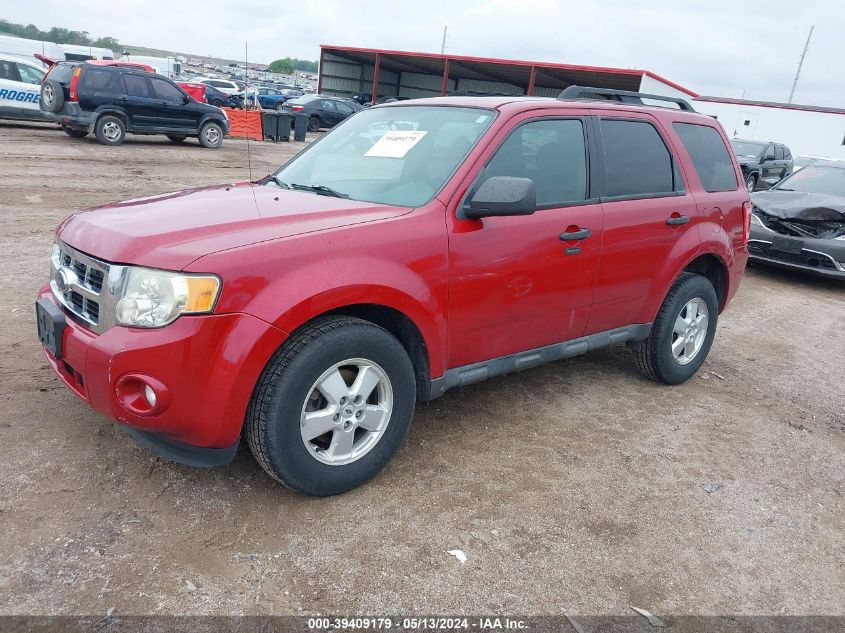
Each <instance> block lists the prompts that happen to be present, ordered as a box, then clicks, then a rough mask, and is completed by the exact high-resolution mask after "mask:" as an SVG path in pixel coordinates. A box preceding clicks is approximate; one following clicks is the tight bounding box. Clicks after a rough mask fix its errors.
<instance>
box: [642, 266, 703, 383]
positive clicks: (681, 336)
mask: <svg viewBox="0 0 845 633" xmlns="http://www.w3.org/2000/svg"><path fill="white" fill-rule="evenodd" d="M718 318H719V302H718V300H717V298H716V291H715V289H714V288H713V284H711V283H710V280H709V279H707V278H706V277H702V276H701V275H696V274H693V273H682V274H681V276H680V277H678V280H677V281H676V282H675V284H674V285H673V286H672V289H671V290H670V291H669V294H668V295H666V299H665V300H664V301H663V305H662V306H661V307H660V312H658V314H657V318H656V319H655V321H654V324H653V325H652V328H651V333H650V334H649V336H648V338H647V339H646V340H645V341H643V342H642V343H640V344H639V345H638V346H637V347H635V348H634V358H635V359H636V362H637V368H638V369H639V370H640V372H641V373H642V374H643V375H644V376H646V377H647V378H651V379H652V380H656V381H659V382H664V383H666V384H669V385H677V384H679V383H682V382H684V381H686V380H688V379H689V378H691V377H692V376H693V375H694V374H695V372H697V371H698V370H699V368H700V367H701V365H702V364H703V363H704V360H705V359H706V358H707V354H708V352H709V351H710V346H711V345H712V344H713V337H714V336H715V335H716V322H717V320H718Z"/></svg>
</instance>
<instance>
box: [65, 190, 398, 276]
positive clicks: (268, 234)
mask: <svg viewBox="0 0 845 633" xmlns="http://www.w3.org/2000/svg"><path fill="white" fill-rule="evenodd" d="M407 212H408V209H406V208H403V207H392V206H388V205H382V204H374V203H370V202H359V201H355V200H346V199H343V198H332V197H329V196H320V195H315V194H313V193H308V192H300V191H288V190H283V189H278V188H276V187H273V186H265V185H256V186H253V185H251V183H239V184H233V185H218V186H213V187H201V188H197V189H188V190H185V191H178V192H175V193H168V194H163V195H158V196H152V197H149V198H139V199H136V200H128V201H126V202H117V203H114V204H107V205H103V206H100V207H95V208H93V209H88V210H85V211H80V212H78V213H75V214H74V215H72V216H70V217H69V218H68V219H67V220H65V221H64V222H63V223H62V224H61V225H60V226H59V228H58V230H57V234H58V236H59V239H61V240H62V241H63V242H65V243H66V244H68V245H70V246H72V247H73V248H76V249H78V250H80V251H82V252H84V253H88V254H89V255H92V256H94V257H97V258H99V259H103V260H105V261H109V262H113V263H122V264H136V265H140V266H149V267H152V268H165V269H169V270H181V269H183V268H185V267H186V266H187V265H188V264H190V263H191V262H192V261H194V260H195V259H197V258H199V257H202V256H203V255H209V254H211V253H215V252H218V251H222V250H227V249H230V248H236V247H238V246H245V245H247V244H254V243H256V242H263V241H266V240H273V239H278V238H284V237H291V236H293V235H298V234H301V233H310V232H312V231H321V230H325V229H331V228H336V227H340V226H348V225H350V224H357V223H360V222H371V221H374V220H383V219H387V218H391V217H395V216H398V215H402V214H404V213H407Z"/></svg>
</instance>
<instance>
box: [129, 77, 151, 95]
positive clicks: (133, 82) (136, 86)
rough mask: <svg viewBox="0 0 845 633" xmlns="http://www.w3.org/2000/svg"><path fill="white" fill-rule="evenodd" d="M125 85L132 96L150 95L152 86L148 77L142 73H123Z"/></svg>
mask: <svg viewBox="0 0 845 633" xmlns="http://www.w3.org/2000/svg"><path fill="white" fill-rule="evenodd" d="M123 85H124V86H125V88H126V94H128V95H129V96H130V97H149V96H151V95H150V88H149V86H148V85H147V78H146V77H144V76H142V75H123Z"/></svg>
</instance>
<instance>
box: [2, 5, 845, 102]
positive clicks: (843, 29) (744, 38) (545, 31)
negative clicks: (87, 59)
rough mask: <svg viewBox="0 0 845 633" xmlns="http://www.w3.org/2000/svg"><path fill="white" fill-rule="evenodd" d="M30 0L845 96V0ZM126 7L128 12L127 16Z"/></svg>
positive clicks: (300, 52)
mask: <svg viewBox="0 0 845 633" xmlns="http://www.w3.org/2000/svg"><path fill="white" fill-rule="evenodd" d="M72 4H74V5H76V6H74V7H72V8H71V7H69V5H68V2H67V0H61V1H59V0H30V1H28V2H18V3H14V5H13V4H12V3H6V6H5V7H4V8H3V10H2V11H0V17H2V18H5V19H7V20H9V21H12V22H18V23H23V24H29V23H32V24H35V25H36V26H37V27H39V28H40V29H42V30H48V29H49V28H50V27H51V26H60V27H65V28H70V29H74V30H84V31H88V32H89V33H90V34H91V35H92V36H93V37H101V36H107V35H108V36H113V37H115V38H117V39H118V40H119V41H120V42H122V43H125V44H132V45H136V46H147V47H151V48H162V49H166V50H177V51H179V52H185V53H192V54H196V55H209V56H215V57H218V56H219V57H224V58H232V59H243V56H244V43H245V42H246V43H248V44H249V58H250V60H249V61H251V62H264V63H269V62H270V61H272V60H273V59H277V58H279V57H299V58H305V59H317V58H318V57H319V46H320V44H333V45H342V46H360V47H368V48H390V49H398V50H409V51H421V52H434V53H439V52H440V47H441V41H442V37H443V27H444V25H448V27H449V28H448V36H447V40H446V52H447V53H452V54H455V55H475V56H480V57H501V58H506V59H507V58H511V59H525V60H533V61H551V62H560V63H566V64H584V65H591V66H613V67H618V68H639V69H647V70H650V71H652V72H655V73H657V74H659V75H662V76H664V77H666V78H667V79H670V80H672V81H674V82H676V83H679V84H681V85H682V86H685V87H687V88H689V89H691V90H693V91H695V92H698V93H701V94H706V95H713V96H721V97H732V98H741V97H744V98H746V99H759V100H765V101H786V100H787V98H788V96H789V91H790V88H791V86H792V81H793V78H794V76H795V71H796V70H797V67H798V61H799V59H800V57H801V50H802V49H803V47H804V42H805V40H806V38H807V33H808V32H809V30H810V26H815V31H814V32H813V37H812V41H811V42H810V47H809V50H808V52H807V56H806V59H805V61H804V68H803V70H802V73H801V77H800V79H799V82H798V87H797V90H796V92H795V98H794V99H793V101H794V102H795V103H802V104H809V105H824V106H833V107H845V79H843V78H845V50H844V49H843V39H845V0H800V1H796V0H790V1H786V0H768V1H765V2H762V1H759V0H745V1H742V2H741V1H740V0H734V1H728V0H707V2H702V1H701V0H675V1H674V2H665V1H663V0H660V1H658V0H631V1H629V2H625V1H623V0H592V1H591V0H581V1H580V2H570V1H564V0H560V1H554V0H425V1H424V2H420V1H417V2H407V1H405V0H352V1H350V0H308V1H307V2H303V1H302V0H299V1H298V2H285V1H284V0H251V1H248V2H243V3H241V2H236V3H232V2H231V1H220V0H204V1H202V2H200V1H197V0H180V1H179V2H172V3H163V2H161V1H160V0H159V1H155V0H123V1H121V2H115V1H114V0H86V1H85V2H78V3H72ZM123 16H127V17H126V19H122V18H123Z"/></svg>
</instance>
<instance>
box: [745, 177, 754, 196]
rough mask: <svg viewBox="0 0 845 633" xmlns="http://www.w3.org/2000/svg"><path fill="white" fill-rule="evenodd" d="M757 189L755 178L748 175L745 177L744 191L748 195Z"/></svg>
mask: <svg viewBox="0 0 845 633" xmlns="http://www.w3.org/2000/svg"><path fill="white" fill-rule="evenodd" d="M756 188H757V176H756V175H754V174H749V175H748V176H746V177H745V190H746V191H747V192H748V193H752V192H753V191H754V190H755V189H756Z"/></svg>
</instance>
